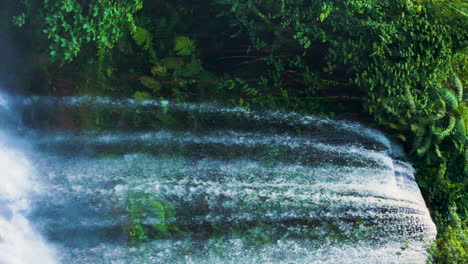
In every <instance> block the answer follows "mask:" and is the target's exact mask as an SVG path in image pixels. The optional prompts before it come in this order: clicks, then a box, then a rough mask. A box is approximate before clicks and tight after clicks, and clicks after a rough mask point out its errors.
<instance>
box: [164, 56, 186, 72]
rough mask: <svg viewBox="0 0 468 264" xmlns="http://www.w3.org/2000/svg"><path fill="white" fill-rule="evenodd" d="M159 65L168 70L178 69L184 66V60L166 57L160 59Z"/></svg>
mask: <svg viewBox="0 0 468 264" xmlns="http://www.w3.org/2000/svg"><path fill="white" fill-rule="evenodd" d="M160 63H161V65H162V66H163V67H165V68H166V69H168V70H176V69H180V68H182V67H183V66H184V64H185V63H184V60H183V59H182V58H177V57H167V58H164V59H162V60H161V61H160Z"/></svg>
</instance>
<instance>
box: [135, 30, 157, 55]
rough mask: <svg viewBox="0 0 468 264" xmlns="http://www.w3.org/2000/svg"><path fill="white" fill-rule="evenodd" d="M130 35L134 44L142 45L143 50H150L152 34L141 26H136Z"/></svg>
mask: <svg viewBox="0 0 468 264" xmlns="http://www.w3.org/2000/svg"><path fill="white" fill-rule="evenodd" d="M132 37H133V40H135V43H136V44H138V45H139V46H143V49H144V50H150V49H151V48H152V46H153V35H152V34H151V33H150V32H149V31H148V30H146V29H144V28H142V27H137V28H136V30H135V32H133V35H132Z"/></svg>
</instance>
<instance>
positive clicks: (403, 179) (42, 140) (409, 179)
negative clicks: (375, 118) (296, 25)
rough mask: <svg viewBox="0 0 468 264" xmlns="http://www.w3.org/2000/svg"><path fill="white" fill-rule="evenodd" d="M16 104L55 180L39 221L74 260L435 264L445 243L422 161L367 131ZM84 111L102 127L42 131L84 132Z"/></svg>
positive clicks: (35, 216) (134, 107)
mask: <svg viewBox="0 0 468 264" xmlns="http://www.w3.org/2000/svg"><path fill="white" fill-rule="evenodd" d="M16 105H17V106H21V108H22V109H23V116H24V117H26V119H25V120H27V122H26V123H28V124H31V127H32V128H35V129H31V130H29V132H28V133H27V137H28V138H29V139H31V142H33V144H34V148H35V152H34V154H33V155H31V157H30V159H31V160H32V161H33V163H34V164H35V166H36V168H37V170H38V171H39V172H40V178H41V180H42V182H43V184H44V189H43V191H42V192H40V193H38V194H37V195H36V196H35V197H34V199H33V201H34V203H33V206H32V208H33V210H32V211H31V213H30V215H29V219H32V220H33V221H34V223H35V226H36V228H38V229H39V230H41V232H42V233H43V234H44V235H45V236H46V237H47V238H48V239H49V240H50V241H51V242H53V244H54V245H55V246H56V247H57V251H58V252H59V253H58V258H59V261H60V262H63V263H77V264H84V263H298V264H303V263H425V262H426V259H427V254H426V253H425V249H426V248H427V247H428V246H429V245H430V243H431V241H432V240H433V239H434V237H435V234H436V230H435V226H434V224H433V222H432V220H431V218H430V216H429V212H428V209H427V208H426V206H425V203H424V200H423V199H422V196H421V194H420V191H419V189H418V187H417V184H416V182H415V180H414V175H413V169H412V167H411V165H410V164H408V163H406V162H404V161H402V160H399V158H398V155H397V154H396V153H395V146H393V145H392V144H391V143H390V142H389V141H388V140H387V139H386V138H385V136H384V135H382V134H381V133H379V132H378V131H374V130H372V129H369V128H366V127H364V126H362V125H359V124H355V123H350V122H343V121H333V120H328V119H323V118H318V117H313V116H301V115H298V114H294V113H284V112H269V111H263V112H255V111H247V110H244V109H240V108H222V107H218V106H214V105H208V104H177V103H171V102H162V101H145V102H138V101H134V100H116V99H108V98H91V97H67V98H28V99H18V100H17V102H16ZM85 107H86V109H88V110H89V109H91V110H92V111H88V112H87V117H88V118H90V119H93V120H98V121H96V122H95V123H94V125H95V127H94V128H93V129H92V130H90V129H86V130H80V129H79V128H77V127H74V129H73V131H69V130H68V131H64V130H63V127H61V126H60V125H55V124H54V122H49V121H47V122H44V120H53V118H47V116H51V115H53V113H54V112H56V111H59V109H73V110H71V112H70V113H69V114H70V116H74V118H75V121H76V120H78V121H77V122H83V123H86V122H84V121H83V119H82V117H80V111H83V108H85ZM89 112H91V114H90V113H89ZM90 116H91V117H90ZM111 117H112V118H111ZM88 123H89V122H88ZM88 123H87V124H88ZM97 123H98V124H97ZM119 124H125V126H122V125H119ZM87 127H88V128H89V126H87ZM51 131H53V132H51Z"/></svg>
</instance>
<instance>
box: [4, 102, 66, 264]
mask: <svg viewBox="0 0 468 264" xmlns="http://www.w3.org/2000/svg"><path fill="white" fill-rule="evenodd" d="M11 115H12V112H11V109H10V106H9V105H8V98H7V97H6V96H5V95H2V94H0V120H1V121H0V122H2V125H1V127H2V130H1V131H0V171H1V172H0V174H1V184H0V263H2V264H27V263H44V264H53V263H57V262H56V261H55V260H54V256H53V254H54V253H53V250H52V249H51V247H50V246H49V245H47V244H46V243H45V242H44V240H43V239H42V238H41V236H40V235H39V234H38V233H37V231H36V230H35V229H34V228H33V227H32V225H31V223H30V221H29V220H28V219H27V218H26V216H25V214H27V213H28V211H29V210H30V200H29V198H30V194H31V193H32V192H35V191H37V188H38V183H35V182H34V179H33V176H34V173H35V172H34V168H33V167H32V166H31V163H30V161H29V160H28V159H27V158H26V157H25V156H24V154H23V153H22V152H21V150H24V148H25V147H24V146H22V145H23V143H22V142H21V141H19V140H18V139H16V138H13V137H12V136H9V135H8V131H5V127H6V125H7V124H6V123H7V122H6V120H8V119H10V118H11Z"/></svg>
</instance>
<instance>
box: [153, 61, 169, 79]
mask: <svg viewBox="0 0 468 264" xmlns="http://www.w3.org/2000/svg"><path fill="white" fill-rule="evenodd" d="M151 74H153V76H166V75H167V68H166V67H164V66H161V65H159V64H156V65H154V66H153V67H152V68H151Z"/></svg>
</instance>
